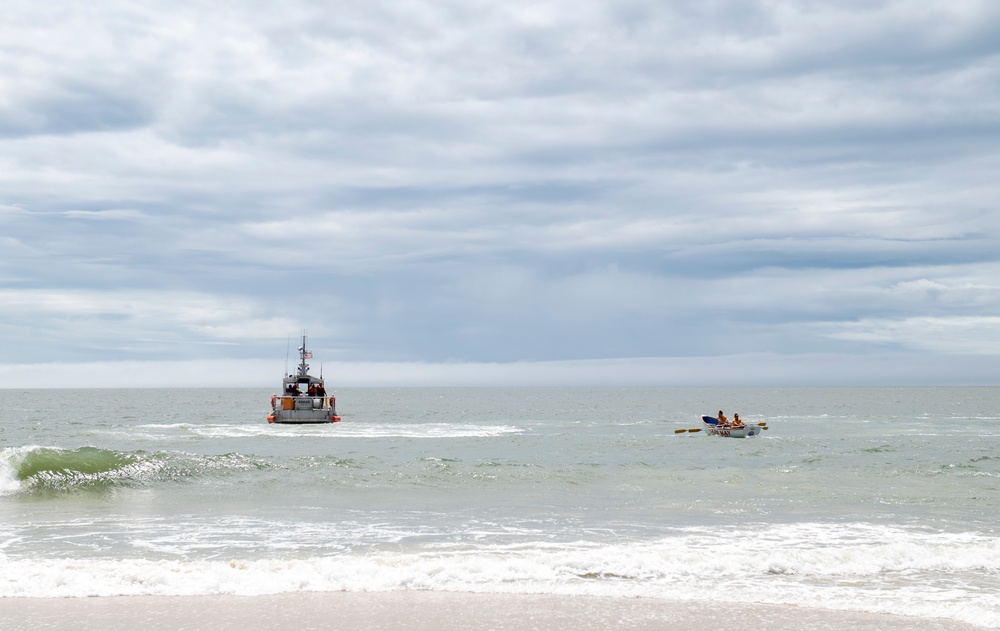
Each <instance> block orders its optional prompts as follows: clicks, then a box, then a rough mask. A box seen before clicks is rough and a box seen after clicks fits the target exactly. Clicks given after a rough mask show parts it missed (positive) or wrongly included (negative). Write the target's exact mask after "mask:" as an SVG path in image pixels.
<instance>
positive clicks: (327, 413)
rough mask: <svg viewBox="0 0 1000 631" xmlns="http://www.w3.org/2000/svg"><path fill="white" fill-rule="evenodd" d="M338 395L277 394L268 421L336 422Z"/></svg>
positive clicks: (337, 419) (286, 422)
mask: <svg viewBox="0 0 1000 631" xmlns="http://www.w3.org/2000/svg"><path fill="white" fill-rule="evenodd" d="M339 420H340V417H339V416H337V399H336V397H330V398H329V399H327V398H326V397H317V396H309V395H306V396H302V395H299V396H281V397H279V396H275V397H273V398H272V400H271V414H269V415H268V417H267V422H268V423H285V424H299V425H301V424H304V423H336V422H337V421H339Z"/></svg>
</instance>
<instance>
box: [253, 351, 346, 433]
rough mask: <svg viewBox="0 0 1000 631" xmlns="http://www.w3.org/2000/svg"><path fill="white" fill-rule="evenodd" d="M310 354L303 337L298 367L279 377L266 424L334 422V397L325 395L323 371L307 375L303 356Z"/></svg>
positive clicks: (335, 404) (337, 418)
mask: <svg viewBox="0 0 1000 631" xmlns="http://www.w3.org/2000/svg"><path fill="white" fill-rule="evenodd" d="M312 356H313V354H312V353H311V352H310V351H308V350H306V336H305V335H304V334H303V336H302V346H300V347H299V368H298V372H297V373H295V374H291V375H288V376H287V377H285V378H284V379H282V380H281V394H275V395H272V396H271V413H270V414H269V415H268V416H267V422H268V423H336V422H337V421H339V420H340V417H339V416H337V397H336V396H334V395H332V394H331V395H327V393H326V386H325V385H324V383H323V373H322V371H320V376H319V377H313V376H312V375H310V374H309V364H307V363H306V360H307V359H312Z"/></svg>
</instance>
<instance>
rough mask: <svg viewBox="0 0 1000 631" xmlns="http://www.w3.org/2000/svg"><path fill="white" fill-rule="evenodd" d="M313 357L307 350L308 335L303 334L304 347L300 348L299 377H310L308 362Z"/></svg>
mask: <svg viewBox="0 0 1000 631" xmlns="http://www.w3.org/2000/svg"><path fill="white" fill-rule="evenodd" d="M310 357H312V353H310V352H309V351H307V350H306V334H305V333H303V334H302V346H300V347H299V376H300V377H307V376H309V364H307V363H306V360H307V359H309V358H310Z"/></svg>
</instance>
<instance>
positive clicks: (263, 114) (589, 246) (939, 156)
mask: <svg viewBox="0 0 1000 631" xmlns="http://www.w3.org/2000/svg"><path fill="white" fill-rule="evenodd" d="M12 6H13V8H10V7H8V8H5V11H6V15H5V19H4V20H3V21H2V24H0V42H2V43H0V147H2V151H0V246H2V247H3V251H2V254H0V295H2V296H3V298H4V304H5V308H4V309H3V311H2V313H0V336H2V337H3V339H4V341H5V343H4V344H3V345H2V348H3V351H2V353H0V362H8V363H10V362H13V363H17V362H27V361H104V360H119V359H121V360H147V359H148V360H183V359H185V358H190V359H192V360H196V359H202V358H204V359H215V358H218V359H225V358H235V357H242V358H250V357H266V356H268V355H270V354H272V353H273V352H274V348H275V344H276V343H277V344H278V345H279V346H280V345H281V343H282V342H283V340H285V339H286V338H287V336H288V335H295V334H297V333H298V332H299V331H301V330H302V329H308V330H309V331H310V334H311V335H313V336H314V337H316V338H317V340H318V341H319V343H321V344H322V345H323V346H325V348H326V350H327V352H328V353H329V354H330V356H331V360H332V359H334V358H337V359H340V360H353V361H367V360H393V361H395V360H402V361H415V362H440V361H449V360H463V361H471V362H514V361H518V360H531V361H560V360H584V359H604V358H620V357H637V356H650V357H656V356H662V357H675V356H713V355H731V354H733V353H769V352H776V353H782V354H796V353H807V352H808V353H850V354H862V355H863V354H868V353H883V352H885V351H886V350H887V349H888V350H890V351H893V352H900V353H910V352H915V353H923V354H948V353H961V354H968V353H980V352H989V353H993V352H996V351H995V349H993V347H992V346H991V342H990V341H989V340H988V339H986V338H988V331H989V330H990V326H991V323H992V322H993V318H996V317H998V316H1000V304H998V295H997V293H998V290H997V285H996V281H995V280H993V279H995V278H997V274H996V273H997V271H998V269H997V267H998V257H997V255H996V251H997V234H998V227H1000V226H998V221H1000V220H998V216H1000V215H998V213H997V212H996V210H995V200H996V199H997V193H998V184H997V183H996V177H995V174H996V173H997V172H998V170H1000V169H998V166H1000V165H998V163H997V155H996V150H995V147H996V146H997V142H998V140H1000V125H998V121H1000V87H998V86H1000V82H998V81H997V79H998V76H997V74H998V66H997V59H1000V9H998V8H997V7H996V6H995V4H994V3H991V2H985V1H982V2H978V1H973V0H969V1H962V2H935V1H927V2H921V3H911V2H901V1H888V0H887V1H883V2H874V3H873V2H856V3H854V2H838V3H832V2H830V3H828V2H769V3H763V2H760V3H757V2H754V3H747V2H736V1H732V2H727V1H721V0H720V1H718V2H679V3H669V4H668V5H663V4H662V3H652V2H644V1H640V0H629V1H625V2H620V1H619V2H595V3H587V4H585V5H580V4H579V3H570V2H562V1H556V0H552V1H548V2H542V3H537V2H535V3H507V4H504V5H496V4H495V3H486V2H472V3H469V2H463V3H448V2H443V3H442V2H436V3H425V2H412V3H403V4H400V3H396V2H394V3H388V2H372V3H366V4H364V5H357V4H352V3H340V2H306V1H300V2H293V3H286V4H283V5H281V7H278V6H277V5H272V4H269V3H253V2H251V3H241V4H238V5H231V6H228V7H219V6H216V5H213V4H211V3H201V2H185V3H175V4H173V5H171V6H169V7H164V6H157V5H155V4H144V3H124V2H122V3H117V2H99V3H97V4H95V5H88V6H87V7H82V6H78V5H75V4H72V3H67V4H65V5H59V6H54V5H51V3H50V4H47V5H45V6H44V7H42V6H40V5H38V6H36V5H31V4H27V3H20V4H15V5H12ZM28 339H31V340H33V341H32V343H31V344H28V343H25V342H22V340H28ZM39 340H40V341H39ZM39 353H41V354H42V355H44V356H43V357H41V358H40V357H39Z"/></svg>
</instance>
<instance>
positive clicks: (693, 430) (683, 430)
mask: <svg viewBox="0 0 1000 631" xmlns="http://www.w3.org/2000/svg"><path fill="white" fill-rule="evenodd" d="M700 431H701V428H700V427H696V428H694V429H675V430H674V433H675V434H683V433H684V432H700Z"/></svg>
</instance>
